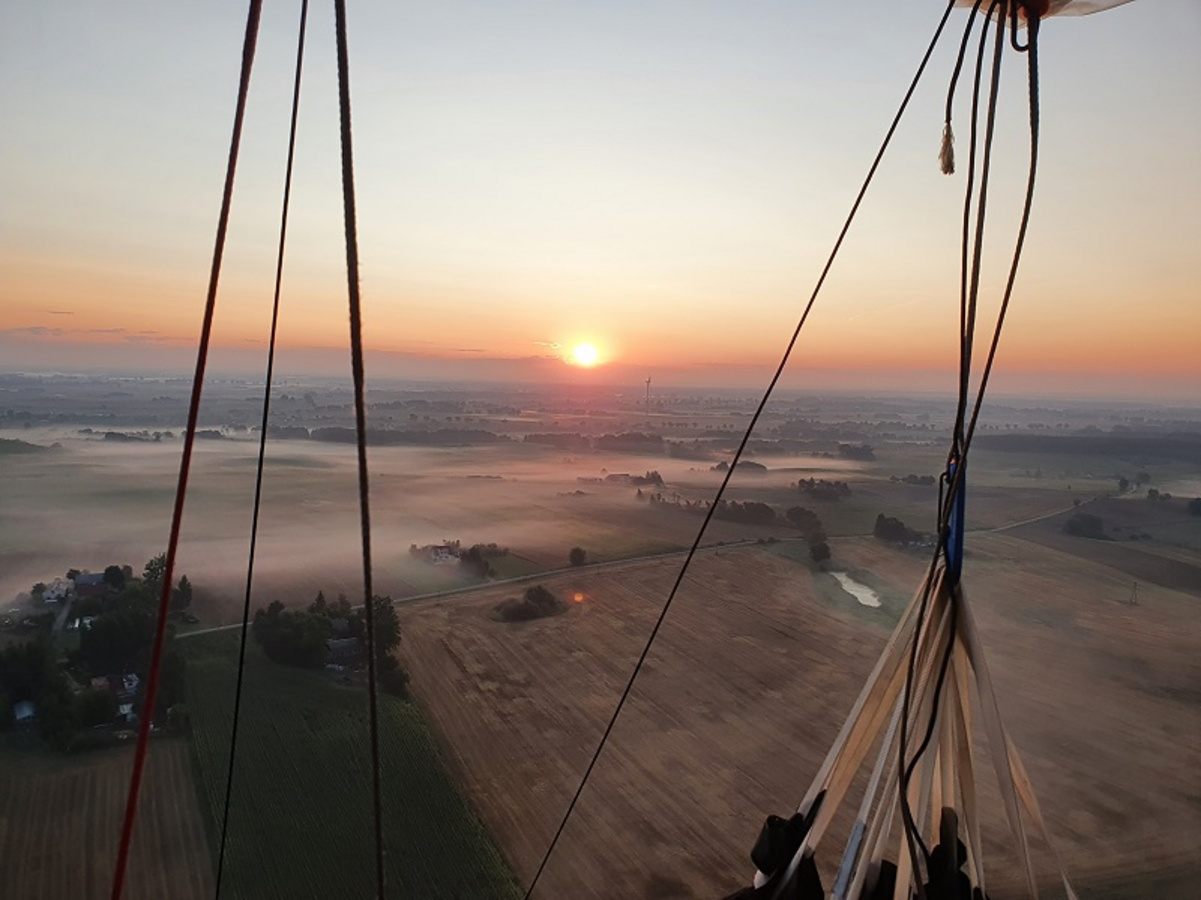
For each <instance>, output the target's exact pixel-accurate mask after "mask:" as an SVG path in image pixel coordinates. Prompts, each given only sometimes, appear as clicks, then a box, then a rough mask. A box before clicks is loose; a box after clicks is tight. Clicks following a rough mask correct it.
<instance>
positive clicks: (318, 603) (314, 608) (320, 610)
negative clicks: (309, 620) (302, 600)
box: [309, 591, 329, 616]
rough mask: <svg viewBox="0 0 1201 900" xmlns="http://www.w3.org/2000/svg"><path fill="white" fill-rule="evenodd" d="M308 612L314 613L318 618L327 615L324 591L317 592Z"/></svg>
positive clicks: (327, 609) (327, 606) (327, 607)
mask: <svg viewBox="0 0 1201 900" xmlns="http://www.w3.org/2000/svg"><path fill="white" fill-rule="evenodd" d="M309 612H311V613H316V614H317V615H319V616H324V615H327V614H328V612H329V605H328V604H327V603H326V602H325V591H318V592H317V596H316V598H315V599H314V600H313V602H312V603H310V604H309Z"/></svg>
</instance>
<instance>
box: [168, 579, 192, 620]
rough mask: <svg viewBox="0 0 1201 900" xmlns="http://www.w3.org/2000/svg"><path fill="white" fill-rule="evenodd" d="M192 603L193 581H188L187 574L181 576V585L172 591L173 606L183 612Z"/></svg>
mask: <svg viewBox="0 0 1201 900" xmlns="http://www.w3.org/2000/svg"><path fill="white" fill-rule="evenodd" d="M191 605H192V582H190V581H188V576H187V575H181V576H180V577H179V587H177V588H176V589H175V590H173V591H172V592H171V608H172V609H173V610H175V611H176V612H183V611H184V610H185V609H187V608H188V607H189V606H191Z"/></svg>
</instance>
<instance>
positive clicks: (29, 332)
mask: <svg viewBox="0 0 1201 900" xmlns="http://www.w3.org/2000/svg"><path fill="white" fill-rule="evenodd" d="M0 334H3V335H11V336H13V337H39V338H72V337H86V336H88V335H110V336H113V337H118V338H121V339H122V340H124V341H127V342H129V343H132V344H145V343H149V342H154V341H161V340H163V337H162V332H161V331H130V330H129V329H128V328H55V327H51V326H49V325H26V326H24V327H22V328H6V329H4V330H3V331H0Z"/></svg>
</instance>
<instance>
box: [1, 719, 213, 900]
mask: <svg viewBox="0 0 1201 900" xmlns="http://www.w3.org/2000/svg"><path fill="white" fill-rule="evenodd" d="M132 760H133V753H132V748H124V747H123V748H120V749H114V750H107V751H102V752H95V753H94V754H92V755H84V756H82V757H79V758H72V759H69V760H63V759H59V758H45V757H42V756H40V755H39V756H33V755H30V754H28V753H25V752H20V751H4V752H3V753H2V754H0V859H2V860H3V861H4V862H3V864H2V865H0V897H12V898H17V897H20V898H38V897H44V898H59V897H64V898H65V897H106V896H108V893H109V889H110V887H111V884H112V877H113V866H114V864H115V862H116V858H117V842H118V839H119V837H120V834H121V818H122V815H123V814H124V811H125V798H126V792H127V791H128V789H129V771H130V766H131V764H132ZM212 895H213V881H212V874H211V872H210V869H209V855H208V850H207V846H206V843H205V835H204V826H203V823H202V821H201V815H200V810H199V807H198V805H197V802H196V794H195V790H194V782H193V780H192V773H191V766H190V764H189V761H188V747H187V744H186V743H185V742H183V741H178V740H169V741H156V742H155V743H154V744H153V745H152V746H151V749H150V755H149V759H148V762H147V764H146V779H145V781H144V783H143V787H142V799H141V806H140V809H139V817H138V825H137V828H136V829H135V831H134V838H133V847H132V850H131V854H130V859H129V870H128V874H127V880H126V888H125V894H124V896H125V897H126V898H128V900H159V898H162V897H171V898H180V900H207V898H209V897H211V896H212Z"/></svg>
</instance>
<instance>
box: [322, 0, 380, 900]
mask: <svg viewBox="0 0 1201 900" xmlns="http://www.w3.org/2000/svg"><path fill="white" fill-rule="evenodd" d="M334 30H335V32H336V33H337V42H338V111H339V114H340V115H339V118H340V123H341V136H342V208H343V219H344V226H345V232H346V289H347V297H348V299H349V303H350V360H351V374H352V376H353V378H354V419H355V434H356V436H357V444H358V469H359V519H360V524H361V530H362V545H363V610H364V613H365V615H366V619H367V694H368V698H369V703H370V712H369V719H370V732H371V796H372V801H373V813H374V825H375V894H376V897H377V898H378V900H383V897H384V826H383V809H382V806H381V803H380V764H379V693H378V690H377V686H376V672H375V668H376V659H375V594H374V590H373V586H372V582H371V508H370V499H371V492H370V487H369V485H368V480H367V402H366V399H365V390H364V380H365V379H364V375H363V316H362V307H361V304H360V302H359V238H358V231H357V226H356V223H355V202H354V153H353V151H352V147H351V129H350V63H349V58H348V57H349V54H348V53H347V49H346V0H334Z"/></svg>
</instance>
